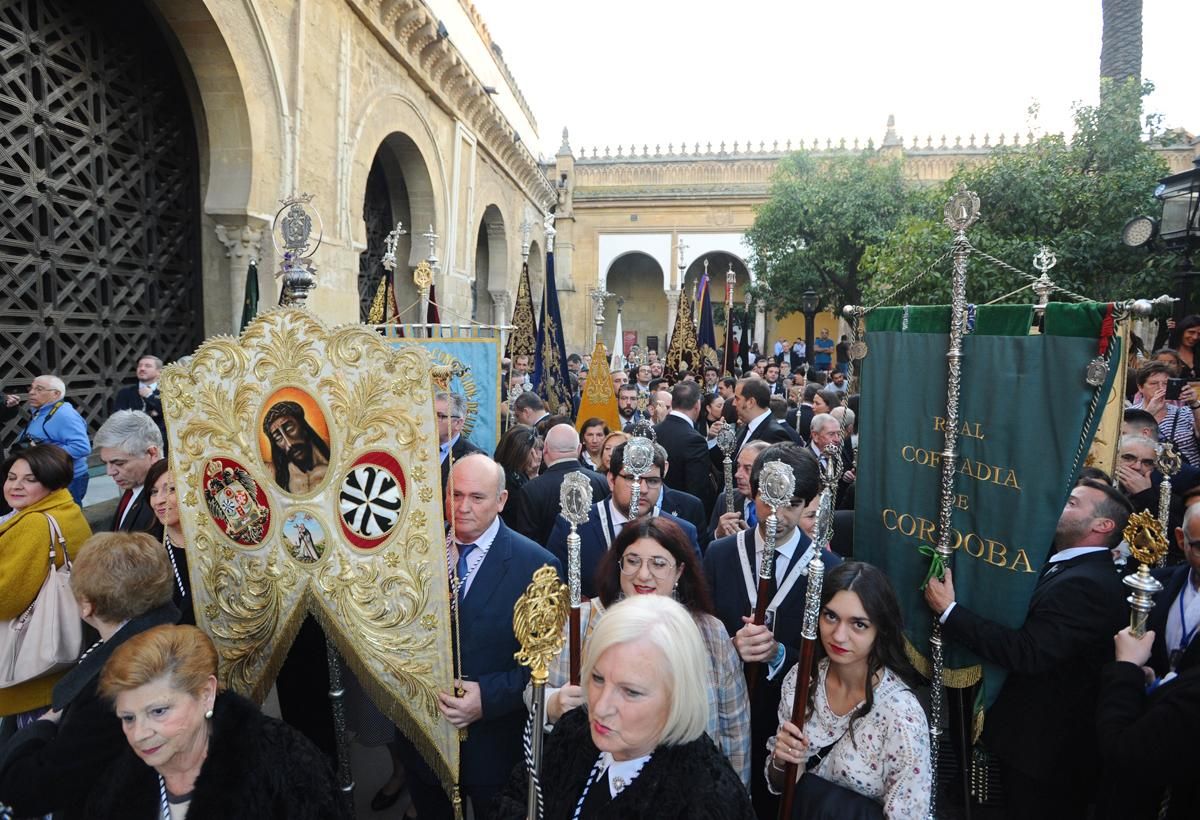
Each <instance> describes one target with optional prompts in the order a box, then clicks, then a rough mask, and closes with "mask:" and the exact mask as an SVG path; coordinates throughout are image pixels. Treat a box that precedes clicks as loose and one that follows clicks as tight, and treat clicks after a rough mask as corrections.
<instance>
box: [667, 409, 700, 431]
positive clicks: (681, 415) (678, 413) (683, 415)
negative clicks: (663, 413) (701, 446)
mask: <svg viewBox="0 0 1200 820" xmlns="http://www.w3.org/2000/svg"><path fill="white" fill-rule="evenodd" d="M667 416H668V417H670V416H678V417H679V418H681V419H683V420H684V421H686V422H687V423H688V425H689V426H691V427H692V428H693V429H694V428H695V426H696V422H694V421H692V420H691V418H690V417H689V416H688V415H687V414H686V413H683V412H682V411H680V410H672V411H671V412H670V413H667Z"/></svg>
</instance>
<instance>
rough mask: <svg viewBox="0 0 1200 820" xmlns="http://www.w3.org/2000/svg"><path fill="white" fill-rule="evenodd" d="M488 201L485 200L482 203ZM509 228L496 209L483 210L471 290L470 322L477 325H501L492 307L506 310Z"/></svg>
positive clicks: (503, 320) (487, 208)
mask: <svg viewBox="0 0 1200 820" xmlns="http://www.w3.org/2000/svg"><path fill="white" fill-rule="evenodd" d="M484 201H485V202H486V201H487V200H486V199H485V200H484ZM508 256H509V250H508V227H507V222H506V221H505V218H504V214H503V213H502V212H501V210H500V208H499V206H497V205H494V204H492V205H488V206H487V207H486V208H484V209H483V214H482V216H481V218H480V220H479V229H478V234H477V241H476V247H475V278H474V281H473V282H472V286H471V295H472V298H471V318H472V319H474V320H475V321H478V322H484V323H485V324H486V323H489V322H490V323H503V322H505V321H507V320H508V318H509V317H507V316H497V315H496V314H495V309H494V306H495V305H497V304H499V305H503V306H505V307H507V304H506V299H505V298H504V296H505V295H506V294H507V293H508V292H509V285H508V279H509V264H508Z"/></svg>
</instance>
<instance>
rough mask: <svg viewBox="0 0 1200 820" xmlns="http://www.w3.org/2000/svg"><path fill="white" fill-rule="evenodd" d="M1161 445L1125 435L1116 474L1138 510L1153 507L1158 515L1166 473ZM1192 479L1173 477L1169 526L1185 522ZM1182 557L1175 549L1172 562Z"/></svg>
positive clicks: (1143, 438)
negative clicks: (1185, 492)
mask: <svg viewBox="0 0 1200 820" xmlns="http://www.w3.org/2000/svg"><path fill="white" fill-rule="evenodd" d="M1158 447H1159V444H1158V442H1156V441H1154V440H1153V439H1151V438H1147V437H1144V436H1135V435H1127V436H1122V437H1121V444H1120V447H1119V448H1118V450H1117V464H1116V469H1115V470H1114V471H1113V474H1114V476H1115V477H1116V479H1117V483H1118V484H1119V485H1120V488H1121V492H1122V493H1124V494H1125V497H1126V498H1128V499H1129V503H1130V504H1132V505H1133V509H1134V511H1135V512H1141V511H1142V510H1150V511H1151V512H1152V513H1154V514H1155V515H1158V504H1159V487H1160V485H1161V484H1162V478H1163V476H1162V473H1160V472H1159V471H1158ZM1189 478H1190V475H1184V474H1182V473H1181V474H1179V475H1177V476H1173V477H1172V479H1171V484H1172V492H1171V500H1170V509H1169V513H1168V526H1169V527H1170V528H1171V529H1173V530H1174V529H1177V528H1178V527H1179V526H1180V525H1181V524H1182V523H1183V493H1182V490H1183V489H1186V488H1188V487H1190V486H1191V485H1192V484H1193V483H1194V481H1189V480H1188V479H1189ZM1122 549H1124V548H1122ZM1180 557H1181V556H1180V555H1179V553H1176V552H1174V551H1172V560H1171V561H1170V563H1175V562H1176V561H1177V560H1178V559H1179V558H1180ZM1118 560H1121V559H1118Z"/></svg>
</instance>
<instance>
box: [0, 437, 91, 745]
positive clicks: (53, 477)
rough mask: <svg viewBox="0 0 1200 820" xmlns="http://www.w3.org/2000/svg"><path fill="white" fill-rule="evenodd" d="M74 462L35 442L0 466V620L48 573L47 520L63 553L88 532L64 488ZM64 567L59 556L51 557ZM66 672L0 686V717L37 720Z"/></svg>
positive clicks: (16, 613)
mask: <svg viewBox="0 0 1200 820" xmlns="http://www.w3.org/2000/svg"><path fill="white" fill-rule="evenodd" d="M74 472H75V465H74V462H73V461H72V459H71V457H70V456H69V455H67V453H66V451H64V450H62V449H61V448H59V447H55V446H54V445H53V444H39V445H37V446H35V447H30V448H29V449H28V450H25V451H23V452H21V453H17V454H15V455H12V456H10V457H9V458H8V459H6V460H5V461H4V462H3V464H0V477H3V479H4V500H5V501H7V502H8V505H9V506H10V507H12V512H11V513H9V514H8V515H6V516H0V620H12V619H13V618H18V617H20V615H21V613H23V612H24V611H25V610H26V609H27V608H28V607H29V605H30V604H31V603H33V599H34V598H36V597H37V594H38V592H39V591H40V590H41V588H42V584H43V583H44V582H45V580H46V576H47V575H49V574H50V521H49V517H50V516H53V517H54V519H55V521H57V522H58V526H59V527H60V528H61V529H62V533H63V537H65V538H66V540H67V551H68V552H69V553H70V554H71V555H74V554H75V550H76V549H78V548H79V547H80V546H82V545H83V542H84V541H86V540H87V539H88V538H90V537H91V535H92V530H91V528H90V527H89V526H88V524H87V521H86V520H84V517H83V511H82V510H81V509H79V505H78V504H76V503H75V501H74V500H73V499H72V498H71V494H70V493H69V492H67V486H68V485H69V484H70V483H71V477H72V476H73V475H74ZM54 560H55V565H56V566H62V563H63V554H62V551H61V550H60V551H59V552H58V554H57V555H56V556H55V559H54ZM64 674H66V670H64V671H62V672H57V673H54V674H51V675H45V676H43V677H40V678H37V679H35V680H31V681H26V682H25V683H19V684H17V685H16V686H9V687H7V688H4V689H0V716H4V717H7V716H9V715H14V716H16V719H17V726H18V728H20V727H21V726H24V725H25V724H26V723H29V722H30V721H33V720H35V719H37V716H38V715H39V714H41V713H42V712H44V711H45V707H46V706H48V705H49V704H50V690H51V689H53V688H54V684H55V683H56V682H57V681H58V679H59V678H60V677H62V676H63V675H64Z"/></svg>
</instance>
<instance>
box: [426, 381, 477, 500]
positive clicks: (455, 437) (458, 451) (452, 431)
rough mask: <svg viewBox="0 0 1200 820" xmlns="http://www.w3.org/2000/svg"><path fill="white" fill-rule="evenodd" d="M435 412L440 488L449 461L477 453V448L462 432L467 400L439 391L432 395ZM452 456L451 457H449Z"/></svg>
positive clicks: (444, 479) (447, 475) (445, 477)
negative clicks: (440, 472)
mask: <svg viewBox="0 0 1200 820" xmlns="http://www.w3.org/2000/svg"><path fill="white" fill-rule="evenodd" d="M433 411H434V412H435V413H436V414H437V425H438V450H439V453H438V455H439V457H440V458H441V462H442V488H443V489H444V488H445V486H446V479H447V478H449V476H450V462H451V460H453V461H458V460H459V459H460V458H463V457H465V456H468V455H470V454H471V453H478V452H479V448H478V447H476V446H475V445H474V444H472V443H471V442H470V440H469V439H467V438H465V437H464V436H463V434H462V431H463V425H464V424H465V423H466V420H467V400H466V399H465V398H463V397H462V396H460V395H459V394H458V393H446V392H441V393H438V394H437V395H435V396H434V397H433ZM451 457H453V459H452V458H451Z"/></svg>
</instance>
